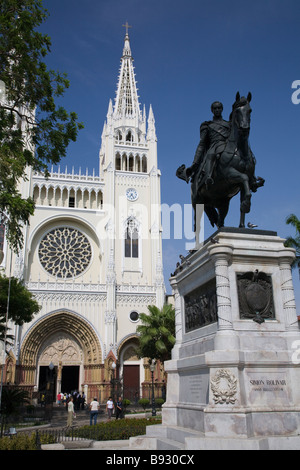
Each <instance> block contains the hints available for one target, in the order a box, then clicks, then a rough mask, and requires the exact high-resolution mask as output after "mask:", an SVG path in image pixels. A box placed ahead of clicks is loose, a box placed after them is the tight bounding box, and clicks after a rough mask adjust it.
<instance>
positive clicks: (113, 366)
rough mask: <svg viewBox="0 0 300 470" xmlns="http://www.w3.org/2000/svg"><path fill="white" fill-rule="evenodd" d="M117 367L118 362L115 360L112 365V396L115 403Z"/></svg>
mask: <svg viewBox="0 0 300 470" xmlns="http://www.w3.org/2000/svg"><path fill="white" fill-rule="evenodd" d="M116 367H117V364H116V363H115V362H113V363H112V365H111V370H112V373H111V397H112V400H113V402H114V403H115V382H116V379H115V370H116Z"/></svg>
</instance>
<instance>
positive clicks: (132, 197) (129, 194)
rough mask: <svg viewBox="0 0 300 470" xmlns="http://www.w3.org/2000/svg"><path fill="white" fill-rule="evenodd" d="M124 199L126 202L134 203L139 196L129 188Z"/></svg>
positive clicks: (134, 190)
mask: <svg viewBox="0 0 300 470" xmlns="http://www.w3.org/2000/svg"><path fill="white" fill-rule="evenodd" d="M126 197H127V199H128V201H136V200H137V198H138V197H139V195H138V192H137V190H136V189H134V188H129V189H127V190H126Z"/></svg>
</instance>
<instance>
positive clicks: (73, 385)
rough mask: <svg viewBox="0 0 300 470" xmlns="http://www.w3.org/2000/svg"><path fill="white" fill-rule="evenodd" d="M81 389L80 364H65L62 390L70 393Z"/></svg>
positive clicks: (62, 375)
mask: <svg viewBox="0 0 300 470" xmlns="http://www.w3.org/2000/svg"><path fill="white" fill-rule="evenodd" d="M74 390H78V391H79V366H63V368H62V374H61V391H62V392H63V393H70V392H72V391H74Z"/></svg>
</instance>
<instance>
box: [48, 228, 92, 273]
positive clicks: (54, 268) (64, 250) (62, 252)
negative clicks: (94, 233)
mask: <svg viewBox="0 0 300 470" xmlns="http://www.w3.org/2000/svg"><path fill="white" fill-rule="evenodd" d="M91 257H92V249H91V245H90V242H89V241H88V239H87V238H86V236H85V235H83V234H82V233H81V232H79V230H76V229H73V228H70V227H60V228H56V229H54V230H51V231H50V232H48V233H47V234H46V235H45V236H44V238H43V239H42V241H41V243H40V246H39V258H40V262H41V264H42V266H43V268H44V269H45V270H46V271H47V272H48V273H49V274H51V275H52V276H56V277H59V278H70V277H74V276H78V275H79V274H81V273H82V272H83V271H85V269H86V268H87V267H88V265H89V263H90V261H91Z"/></svg>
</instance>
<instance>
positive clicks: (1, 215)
mask: <svg viewBox="0 0 300 470" xmlns="http://www.w3.org/2000/svg"><path fill="white" fill-rule="evenodd" d="M1 83H3V82H2V81H0V91H2V85H1ZM4 90H5V88H4ZM0 100H1V93H0ZM7 220H8V219H7V216H6V214H4V213H3V212H2V213H0V225H1V226H2V225H5V224H6V222H7ZM12 254H13V252H12V250H11V252H10V267H9V278H8V279H9V280H8V292H7V304H6V314H5V329H4V339H3V360H2V361H1V379H0V416H1V406H2V392H3V379H4V368H5V359H6V342H7V330H8V314H9V302H10V290H11V270H12ZM3 257H4V254H3V247H2V250H0V264H1V263H2V261H3Z"/></svg>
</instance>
